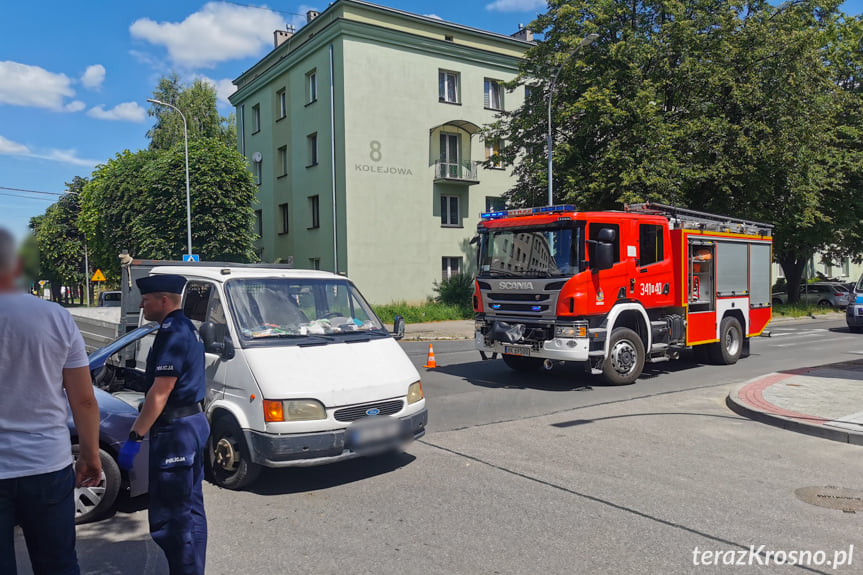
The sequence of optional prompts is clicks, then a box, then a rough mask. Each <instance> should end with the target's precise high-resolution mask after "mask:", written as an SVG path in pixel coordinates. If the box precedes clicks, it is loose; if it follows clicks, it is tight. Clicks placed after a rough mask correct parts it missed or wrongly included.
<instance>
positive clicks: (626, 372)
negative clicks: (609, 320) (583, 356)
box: [602, 327, 644, 385]
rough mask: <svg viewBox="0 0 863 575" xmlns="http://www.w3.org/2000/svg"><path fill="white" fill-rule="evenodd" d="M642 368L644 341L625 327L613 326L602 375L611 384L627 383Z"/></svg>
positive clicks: (632, 380)
mask: <svg viewBox="0 0 863 575" xmlns="http://www.w3.org/2000/svg"><path fill="white" fill-rule="evenodd" d="M642 369H644V343H643V342H642V341H641V338H640V337H639V336H638V334H637V333H635V332H634V331H632V330H631V329H629V328H626V327H617V328H614V331H612V332H611V339H610V340H609V342H608V357H606V358H605V361H603V362H602V375H603V377H605V381H607V382H608V383H610V384H611V385H629V384H630V383H633V382H634V381H635V380H636V379H638V376H639V375H641V370H642Z"/></svg>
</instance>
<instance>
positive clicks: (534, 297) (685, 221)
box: [473, 204, 773, 385]
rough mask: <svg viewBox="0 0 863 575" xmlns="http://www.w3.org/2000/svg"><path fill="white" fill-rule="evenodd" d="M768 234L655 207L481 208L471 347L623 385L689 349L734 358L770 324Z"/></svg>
mask: <svg viewBox="0 0 863 575" xmlns="http://www.w3.org/2000/svg"><path fill="white" fill-rule="evenodd" d="M772 229H773V226H771V225H769V224H763V223H759V222H753V221H748V220H742V219H736V218H728V217H725V216H719V215H715V214H708V213H704V212H698V211H694V210H688V209H683V208H676V207H672V206H666V205H662V204H638V205H629V206H626V208H625V211H623V212H616V211H608V212H579V211H577V210H576V209H575V207H573V206H546V207H539V208H524V209H517V210H505V211H498V212H489V213H485V214H482V218H481V221H480V224H479V226H478V234H479V238H478V241H479V253H478V262H477V263H478V270H477V277H476V285H475V292H474V297H473V306H474V311H475V312H476V346H477V349H478V350H479V352H480V354H481V355H482V357H483V359H493V358H496V357H497V355H498V354H501V355H502V356H503V360H504V362H506V364H507V365H508V366H509V367H510V368H512V369H515V370H518V371H530V370H536V369H539V368H540V367H544V368H545V369H552V367H553V366H554V365H555V363H558V362H569V361H575V362H583V363H584V364H585V366H586V368H587V369H589V370H590V372H591V373H593V374H602V375H604V377H605V379H606V380H607V381H608V382H610V383H612V384H618V385H621V384H628V383H632V382H634V381H635V380H636V379H637V378H638V376H639V375H640V374H641V371H642V369H643V368H644V364H645V363H654V362H660V361H667V360H669V359H675V358H677V357H678V355H679V353H680V351H682V350H683V349H686V348H693V349H694V350H697V351H699V357H700V358H701V359H702V360H703V361H710V362H712V363H718V364H733V363H735V362H736V361H737V360H738V358H740V356H741V354H742V353H745V352H747V351H748V345H749V338H750V337H753V336H757V335H759V334H760V333H761V332H762V331H763V330H764V328H765V327H766V326H767V323H768V322H769V321H770V319H771V313H772V308H771V297H770V293H771V277H770V269H771V261H772Z"/></svg>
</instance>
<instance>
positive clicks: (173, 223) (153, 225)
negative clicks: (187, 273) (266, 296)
mask: <svg viewBox="0 0 863 575" xmlns="http://www.w3.org/2000/svg"><path fill="white" fill-rule="evenodd" d="M189 182H190V183H189V190H190V194H189V195H190V198H191V213H192V250H193V252H194V253H197V254H200V256H201V259H202V260H211V261H234V262H249V261H254V260H255V254H254V250H253V246H252V244H253V241H254V236H253V233H252V218H253V215H254V213H253V210H252V203H253V202H254V199H255V189H256V188H255V185H254V182H253V181H252V176H251V174H250V173H249V171H248V169H247V168H246V161H245V158H244V157H243V156H242V155H241V154H240V153H239V152H237V151H236V150H235V149H234V148H232V147H230V148H229V147H227V146H226V145H225V144H224V143H222V142H221V141H220V140H219V139H215V138H197V139H195V140H193V141H190V142H189ZM81 221H82V227H83V228H84V229H85V230H86V231H87V236H88V238H91V244H92V245H93V246H94V248H93V250H92V253H93V255H92V257H93V260H94V262H95V265H98V266H99V267H100V268H101V269H102V270H103V271H105V272H106V273H108V272H110V273H111V274H119V260H118V259H117V255H118V254H119V253H120V250H123V249H126V250H128V251H129V253H130V254H132V255H133V256H134V257H137V258H147V259H181V257H182V254H184V253H186V251H187V247H186V174H185V156H184V147H183V143H182V142H181V143H179V144H176V145H174V147H172V148H171V149H168V150H159V151H149V150H145V151H139V152H137V153H135V154H132V153H130V152H129V151H125V152H124V153H123V154H117V156H116V157H115V158H114V159H112V160H109V161H108V163H107V164H104V165H101V166H99V167H97V169H96V171H95V172H93V180H92V182H90V184H89V185H88V186H87V187H86V189H85V192H84V194H83V205H82V214H81ZM109 279H110V278H109Z"/></svg>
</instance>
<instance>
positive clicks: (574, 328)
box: [554, 324, 587, 337]
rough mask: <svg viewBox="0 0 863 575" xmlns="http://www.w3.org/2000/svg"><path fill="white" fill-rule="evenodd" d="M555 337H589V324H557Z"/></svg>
mask: <svg viewBox="0 0 863 575" xmlns="http://www.w3.org/2000/svg"><path fill="white" fill-rule="evenodd" d="M554 337H587V325H586V324H575V325H556V326H554Z"/></svg>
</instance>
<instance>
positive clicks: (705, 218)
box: [624, 202, 773, 236]
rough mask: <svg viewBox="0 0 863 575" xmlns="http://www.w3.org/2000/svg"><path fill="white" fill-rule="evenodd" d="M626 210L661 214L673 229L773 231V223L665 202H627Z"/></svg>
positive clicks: (744, 231) (636, 212) (765, 234)
mask: <svg viewBox="0 0 863 575" xmlns="http://www.w3.org/2000/svg"><path fill="white" fill-rule="evenodd" d="M624 209H625V211H627V212H629V213H633V214H650V215H660V216H665V217H667V218H668V221H669V223H670V224H671V225H672V229H675V228H687V229H697V230H710V231H721V232H737V233H745V234H751V235H761V236H769V235H772V233H773V225H771V224H765V223H762V222H754V221H751V220H742V219H740V218H731V217H728V216H720V215H718V214H710V213H707V212H698V211H696V210H689V209H686V208H678V207H675V206H666V205H665V204H654V203H650V202H646V203H643V204H626V206H625V207H624Z"/></svg>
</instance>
